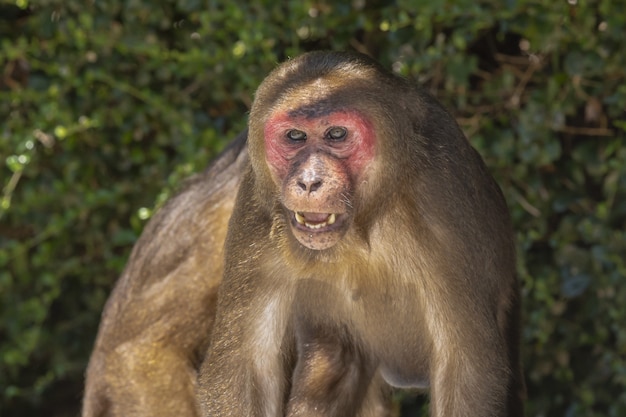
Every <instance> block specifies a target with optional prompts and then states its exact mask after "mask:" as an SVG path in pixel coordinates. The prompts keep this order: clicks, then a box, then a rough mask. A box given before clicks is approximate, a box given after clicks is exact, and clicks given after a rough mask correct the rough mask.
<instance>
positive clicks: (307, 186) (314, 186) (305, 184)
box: [298, 178, 322, 193]
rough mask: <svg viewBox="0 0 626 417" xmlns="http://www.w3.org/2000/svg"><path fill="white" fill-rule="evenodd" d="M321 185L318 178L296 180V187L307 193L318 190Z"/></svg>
mask: <svg viewBox="0 0 626 417" xmlns="http://www.w3.org/2000/svg"><path fill="white" fill-rule="evenodd" d="M321 186H322V180H321V179H318V178H300V179H299V180H298V187H300V189H301V190H302V191H305V192H307V193H312V192H314V191H316V190H318V189H319V188H320V187H321Z"/></svg>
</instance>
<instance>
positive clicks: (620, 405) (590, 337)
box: [0, 0, 626, 417]
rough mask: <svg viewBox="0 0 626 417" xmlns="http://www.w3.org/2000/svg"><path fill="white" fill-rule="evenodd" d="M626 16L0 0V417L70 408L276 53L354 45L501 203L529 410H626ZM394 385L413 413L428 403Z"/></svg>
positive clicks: (518, 3)
mask: <svg viewBox="0 0 626 417" xmlns="http://www.w3.org/2000/svg"><path fill="white" fill-rule="evenodd" d="M624 10H626V2H625V1H624V0H543V1H542V0H504V1H495V0H472V1H470V0H447V1H437V0H413V1H409V0H404V1H403V0H397V1H392V0H373V1H367V0H352V1H328V0H319V1H308V0H287V1H281V2H277V1H273V0H265V1H263V0H228V1H226V0H221V1H220V0H216V1H209V0H204V1H202V0H178V1H176V0H163V1H159V2H152V1H149V0H108V1H95V0H39V1H30V0H11V1H7V0H1V1H0V415H2V416H3V417H4V416H53V417H65V416H76V415H77V414H78V410H79V407H80V401H81V394H82V379H83V372H84V369H85V365H86V361H87V359H88V355H89V353H90V350H91V348H92V345H93V341H94V337H95V334H96V330H97V326H98V322H99V319H100V312H101V310H102V307H103V304H104V302H105V300H106V299H107V296H108V294H109V291H110V290H111V288H112V285H113V284H114V283H115V281H116V279H117V277H118V275H119V274H120V271H121V270H122V268H123V267H124V264H125V262H126V259H127V257H128V255H129V252H130V249H131V247H132V245H133V243H134V242H135V240H136V239H137V237H138V236H139V234H140V233H141V230H142V228H143V227H144V225H145V224H146V221H147V220H148V219H149V218H150V216H151V215H152V213H153V212H154V210H155V209H156V208H157V207H158V206H159V205H160V204H162V203H163V201H164V200H166V199H167V197H168V196H169V195H171V193H172V192H174V191H175V190H176V187H177V185H178V184H180V182H181V180H183V179H184V178H185V177H187V176H188V175H190V174H192V173H194V172H197V171H200V170H202V169H203V168H204V167H205V166H206V165H207V164H208V163H209V161H210V160H211V158H212V157H213V156H214V155H215V154H216V152H217V151H219V150H220V149H221V148H223V147H224V146H225V144H226V143H227V142H228V140H229V139H230V138H232V137H234V136H235V135H236V134H237V133H238V132H240V131H241V130H242V129H243V128H244V127H245V125H246V121H247V114H248V111H249V108H250V102H251V100H252V97H253V94H254V91H255V88H256V87H257V86H258V84H259V82H260V81H261V80H262V79H263V78H264V77H265V76H266V75H267V73H268V72H269V71H270V70H271V69H272V68H274V67H275V66H276V64H277V63H278V62H281V61H283V60H285V59H287V58H288V57H291V56H295V55H298V54H300V53H301V52H304V51H309V50H316V49H333V50H346V49H348V50H357V51H361V52H365V53H368V54H370V55H372V56H373V57H375V58H376V59H378V60H379V61H380V62H381V63H382V64H383V65H384V66H386V67H388V68H391V69H392V70H393V71H394V72H396V73H398V74H401V75H403V76H406V77H408V78H410V79H413V80H415V82H416V83H420V84H422V85H424V86H425V87H426V88H427V89H428V90H430V91H431V92H432V93H433V94H434V95H435V96H437V97H438V98H439V99H440V100H441V101H442V102H443V103H444V104H445V105H446V106H447V107H448V108H449V109H450V111H451V112H452V113H453V114H454V115H455V116H456V118H457V120H458V121H459V123H460V125H461V127H462V128H463V129H464V131H465V132H466V134H467V135H468V137H469V139H470V141H471V142H472V144H473V145H474V146H475V147H476V148H477V149H478V150H479V152H480V153H481V154H482V155H483V157H484V159H485V161H486V162H487V164H488V166H489V167H490V169H491V171H492V172H493V174H494V175H495V177H496V179H497V180H498V182H499V183H500V185H501V187H502V189H503V191H504V193H505V195H506V198H507V200H508V203H509V206H510V209H511V213H512V216H513V219H514V222H515V228H516V233H517V242H518V248H519V266H518V270H519V275H520V278H521V281H522V284H523V295H524V328H523V354H524V368H525V372H526V378H527V385H528V396H529V399H528V405H527V415H528V416H564V417H574V416H613V417H618V416H619V417H623V416H625V415H626V198H625V197H626V146H625V145H626V143H625V139H626V133H625V131H626V53H625V52H624V51H626V14H624ZM402 398H403V399H402V400H401V403H402V407H400V406H399V411H398V413H401V414H400V415H402V416H420V415H424V416H425V415H426V411H425V408H424V407H422V403H423V402H424V400H423V399H420V398H419V397H418V398H415V397H414V396H411V395H410V396H404V397H402ZM420 410H421V411H420Z"/></svg>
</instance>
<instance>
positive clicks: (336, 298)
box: [294, 280, 431, 388]
mask: <svg viewBox="0 0 626 417" xmlns="http://www.w3.org/2000/svg"><path fill="white" fill-rule="evenodd" d="M372 284H374V283H372ZM296 294H297V297H296V299H297V300H298V302H297V304H295V305H294V308H295V312H296V317H298V319H297V320H298V321H299V322H300V323H299V324H300V325H301V326H303V327H304V328H310V329H315V330H314V333H319V334H321V335H333V334H334V333H337V332H339V333H340V334H338V335H337V338H336V340H337V341H340V342H338V343H341V344H343V346H338V347H337V348H338V349H350V350H355V351H359V352H362V354H363V355H364V357H365V359H366V360H367V361H368V362H369V363H376V364H377V365H378V367H379V370H380V372H381V373H382V375H383V377H384V378H385V380H386V381H387V382H388V383H389V384H390V385H393V386H397V387H417V388H422V387H425V386H427V385H428V361H427V358H428V357H429V352H430V350H431V342H430V338H429V337H428V334H427V330H426V325H425V320H424V319H423V317H422V316H423V312H422V308H421V306H420V303H419V299H420V297H419V295H418V294H417V290H416V289H415V288H411V287H402V286H398V287H393V286H382V287H380V286H379V287H378V288H373V287H364V286H362V285H352V286H346V285H335V284H334V283H331V282H329V281H327V280H306V281H301V282H300V283H299V286H298V290H297V292H296ZM296 327H298V325H297V326H296ZM332 339H334V337H331V340H332Z"/></svg>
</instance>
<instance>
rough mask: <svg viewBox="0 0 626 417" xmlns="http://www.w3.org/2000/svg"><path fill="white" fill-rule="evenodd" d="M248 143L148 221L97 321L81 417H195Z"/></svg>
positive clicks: (235, 148) (225, 156)
mask: <svg viewBox="0 0 626 417" xmlns="http://www.w3.org/2000/svg"><path fill="white" fill-rule="evenodd" d="M245 139H246V135H245V134H244V135H241V137H240V138H239V139H238V140H236V141H235V143H234V144H233V145H232V146H231V147H230V148H229V149H228V150H226V151H225V152H224V153H223V155H222V156H221V157H220V158H219V159H218V160H217V161H216V162H215V163H214V164H213V165H212V166H211V167H210V168H209V169H208V170H207V171H206V172H204V173H202V174H200V175H198V176H196V177H194V178H192V179H191V180H190V181H189V182H188V184H187V186H186V188H185V189H184V190H182V191H181V192H180V193H179V194H178V195H177V196H176V197H174V198H173V199H172V200H171V201H169V202H168V203H167V204H166V205H165V206H164V207H163V208H162V209H161V210H160V211H159V212H158V213H157V214H156V215H155V216H154V218H153V219H152V220H151V221H150V222H149V224H148V225H147V226H146V228H145V230H144V232H143V234H142V236H141V238H140V239H139V241H138V242H137V244H136V246H135V248H134V250H133V252H132V254H131V256H130V259H129V261H128V265H127V266H126V269H125V271H124V273H123V274H122V276H121V278H120V280H119V282H118V283H117V285H116V287H115V289H114V291H113V293H112V294H111V296H110V298H109V301H108V302H107V305H106V307H105V309H104V313H103V315H102V322H101V324H100V329H99V332H98V337H97V340H96V345H95V347H94V350H93V353H92V356H91V359H90V361H89V366H88V369H87V375H86V382H85V395H84V400H83V411H82V416H83V417H105V416H106V417H113V416H120V417H122V416H123V417H160V416H162V417H165V416H177V417H195V416H198V415H199V413H198V410H197V405H196V399H195V385H196V373H197V368H198V366H199V364H200V361H201V360H202V357H203V354H204V351H205V350H206V348H207V346H208V339H209V333H210V329H211V326H212V324H213V317H214V314H215V305H216V296H217V288H218V285H219V283H220V281H221V279H222V271H223V260H222V259H223V252H222V247H223V242H224V239H225V236H226V227H227V224H228V219H229V217H230V213H231V211H232V207H233V203H234V199H235V195H236V192H237V189H238V186H239V181H240V179H241V172H242V166H243V165H245V164H246V163H247V151H246V150H245V148H244V145H245Z"/></svg>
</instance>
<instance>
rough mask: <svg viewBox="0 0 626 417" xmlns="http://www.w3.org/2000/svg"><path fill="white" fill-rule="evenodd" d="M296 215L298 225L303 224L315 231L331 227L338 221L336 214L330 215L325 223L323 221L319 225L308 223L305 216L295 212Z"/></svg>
mask: <svg viewBox="0 0 626 417" xmlns="http://www.w3.org/2000/svg"><path fill="white" fill-rule="evenodd" d="M294 215H295V218H296V221H297V222H298V224H301V225H303V226H306V227H307V228H309V229H313V230H318V229H321V228H322V227H326V226H330V225H331V224H334V223H335V222H336V221H337V215H336V214H335V213H331V214H329V215H328V217H327V218H326V220H325V221H322V222H319V223H309V222H307V221H306V218H305V216H304V215H302V214H300V213H298V212H297V211H295V212H294Z"/></svg>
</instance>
